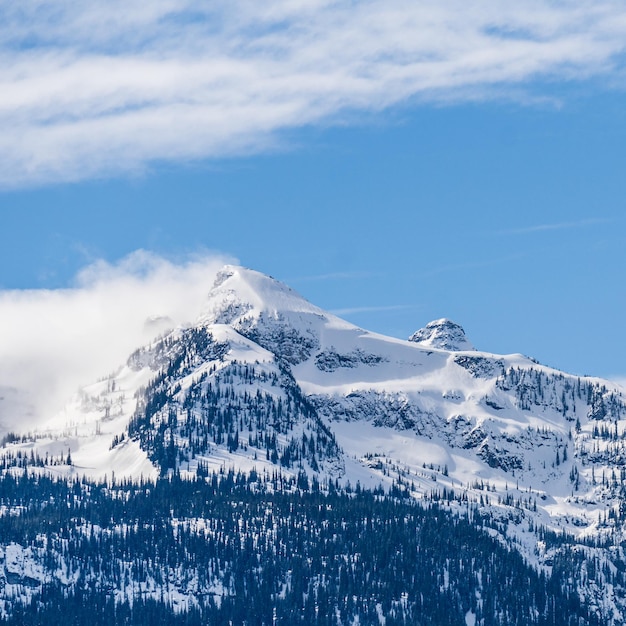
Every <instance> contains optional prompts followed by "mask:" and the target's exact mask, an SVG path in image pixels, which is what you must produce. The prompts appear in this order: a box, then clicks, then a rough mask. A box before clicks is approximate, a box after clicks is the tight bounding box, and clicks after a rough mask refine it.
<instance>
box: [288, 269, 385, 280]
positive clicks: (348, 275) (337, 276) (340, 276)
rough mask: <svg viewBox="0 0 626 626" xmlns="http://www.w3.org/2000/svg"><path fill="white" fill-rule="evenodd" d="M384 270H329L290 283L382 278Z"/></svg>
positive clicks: (299, 277) (301, 277)
mask: <svg viewBox="0 0 626 626" xmlns="http://www.w3.org/2000/svg"><path fill="white" fill-rule="evenodd" d="M382 275H383V274H382V272H367V271H366V272H327V273H326V274H312V275H310V276H298V277H297V278H292V279H289V280H288V281H287V282H289V283H307V282H324V281H327V280H366V279H370V278H380V277H381V276H382Z"/></svg>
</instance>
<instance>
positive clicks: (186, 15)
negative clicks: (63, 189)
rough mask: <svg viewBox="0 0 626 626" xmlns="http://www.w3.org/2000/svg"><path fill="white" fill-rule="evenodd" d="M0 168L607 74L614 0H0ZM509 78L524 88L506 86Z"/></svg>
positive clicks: (151, 156)
mask: <svg viewBox="0 0 626 626" xmlns="http://www.w3.org/2000/svg"><path fill="white" fill-rule="evenodd" d="M0 24H2V27H0V90H1V93H2V98H1V99H0V185H4V186H11V185H27V184H32V183H33V182H42V181H64V180H77V179H83V178H89V177H94V176H102V175H111V174H119V173H120V172H128V171H140V170H142V169H144V168H145V167H147V166H149V164H150V163H152V162H156V161H160V160H170V161H171V160H174V161H184V160H192V159H199V158H205V157H222V156H225V155H236V154H241V153H249V152H254V151H259V150H264V149H267V148H268V147H269V146H271V145H273V144H274V142H275V141H276V139H277V135H280V131H283V130H285V129H290V128H295V127H300V126H303V125H310V124H318V123H332V122H336V121H337V119H338V118H340V117H341V116H342V115H343V114H346V113H351V112H355V111H356V112H358V111H368V112H371V111H379V110H382V109H384V108H386V107H389V106H392V105H396V104H399V103H403V102H406V101H409V100H412V99H416V98H417V99H431V100H432V99H435V100H453V101H455V100H463V99H467V98H471V99H475V98H481V97H493V95H494V94H496V95H497V94H499V93H500V94H501V93H502V90H503V89H504V90H506V89H508V88H511V87H513V86H517V87H519V86H520V85H524V84H525V83H527V82H528V81H530V80H532V79H535V78H539V77H542V78H550V79H557V80H572V79H583V78H585V77H590V76H598V75H604V76H609V75H610V74H611V73H612V72H613V71H614V70H615V69H616V67H617V66H619V64H620V62H621V57H622V54H623V52H624V46H625V42H626V5H624V4H623V3H621V2H617V1H615V0H596V1H595V2H591V1H587V0H519V1H518V2H502V0H483V1H482V2H467V0H420V1H415V0H361V1H358V2H355V1H353V0H269V1H268V2H256V1H254V2H253V1H252V0H229V1H228V2H226V1H225V0H216V1H214V2H211V3H204V2H200V1H199V0H151V1H150V2H142V1H140V0H124V1H122V0H110V1H108V2H104V1H103V0H84V1H83V2H78V3H77V2H70V1H69V0H55V1H54V2H52V1H50V0H38V1H37V0H34V1H32V2H27V3H25V2H9V1H8V0H0ZM518 91H519V90H518Z"/></svg>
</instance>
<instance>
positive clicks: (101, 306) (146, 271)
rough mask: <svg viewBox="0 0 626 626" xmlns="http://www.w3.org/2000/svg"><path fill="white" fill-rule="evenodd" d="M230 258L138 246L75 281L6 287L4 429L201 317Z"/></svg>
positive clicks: (0, 418) (1, 375) (36, 420)
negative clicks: (183, 257)
mask: <svg viewBox="0 0 626 626" xmlns="http://www.w3.org/2000/svg"><path fill="white" fill-rule="evenodd" d="M226 262H232V259H227V258H225V257H218V256H217V255H205V256H202V257H197V258H194V259H191V260H187V261H184V262H181V263H175V262H171V261H168V260H166V259H163V258H161V257H158V256H156V255H154V254H150V253H147V252H143V251H139V252H135V253H133V254H131V255H130V256H128V257H126V258H124V259H122V260H121V261H120V262H118V263H115V264H109V263H106V262H104V261H100V262H98V263H95V264H93V265H91V266H89V267H87V268H86V269H84V270H83V271H82V272H81V273H80V274H79V275H78V276H77V278H76V283H75V286H74V287H72V288H69V289H62V290H28V291H3V292H0V329H2V330H1V333H0V434H2V433H3V432H6V431H7V430H11V429H16V428H19V429H20V430H21V429H24V428H27V427H30V426H31V425H32V426H36V425H37V424H40V423H41V422H42V421H43V420H45V419H46V418H48V417H51V416H52V415H54V413H56V411H58V410H60V409H61V408H62V406H63V405H64V404H65V402H66V401H67V400H68V399H69V398H70V397H71V396H72V395H73V394H74V393H75V392H76V391H77V390H78V388H79V386H80V385H84V384H88V383H91V382H94V381H95V380H97V379H98V378H100V377H102V376H104V375H107V374H109V373H110V372H111V371H112V370H114V369H115V368H117V367H118V366H119V365H121V364H123V363H124V362H125V360H126V358H127V357H128V355H129V354H130V353H131V352H132V351H133V350H134V349H135V348H137V347H139V346H140V345H142V344H143V343H145V342H147V341H149V340H150V339H151V338H153V337H156V336H158V335H159V334H161V333H162V332H164V331H165V330H167V329H168V328H172V327H174V326H177V325H180V324H186V323H191V322H193V321H195V318H196V317H197V315H198V314H199V313H200V310H201V308H202V304H203V302H204V300H205V298H206V295H207V293H208V291H209V290H210V288H211V286H212V284H213V281H214V278H215V274H216V273H217V271H218V270H219V268H220V267H221V266H222V265H223V264H224V263H226Z"/></svg>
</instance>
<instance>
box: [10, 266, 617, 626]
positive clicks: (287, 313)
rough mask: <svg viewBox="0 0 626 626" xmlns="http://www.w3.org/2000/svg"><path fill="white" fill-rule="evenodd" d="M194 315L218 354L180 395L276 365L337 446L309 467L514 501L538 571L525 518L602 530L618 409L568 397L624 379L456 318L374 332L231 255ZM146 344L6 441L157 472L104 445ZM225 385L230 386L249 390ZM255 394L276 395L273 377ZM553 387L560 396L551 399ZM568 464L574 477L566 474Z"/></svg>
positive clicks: (159, 355)
mask: <svg viewBox="0 0 626 626" xmlns="http://www.w3.org/2000/svg"><path fill="white" fill-rule="evenodd" d="M197 326H198V327H202V328H206V329H207V330H208V331H209V332H210V333H211V335H212V336H213V337H214V339H215V340H216V341H218V342H220V343H223V344H224V345H227V346H228V351H227V354H226V355H225V357H224V360H223V361H213V362H211V363H209V362H204V363H197V364H195V365H194V368H193V371H191V372H189V373H188V374H186V375H185V376H184V377H182V378H181V380H180V381H178V382H179V383H180V386H181V392H180V393H181V394H184V393H185V391H186V390H187V389H188V388H189V387H190V385H192V384H193V381H194V380H196V379H198V377H199V376H200V375H202V374H203V373H206V372H208V370H209V368H210V367H213V368H217V370H218V371H219V369H220V368H223V367H226V366H227V365H228V364H232V363H233V362H235V361H236V362H238V363H248V364H255V367H258V368H261V369H263V368H265V370H266V371H268V372H270V371H271V372H278V371H279V370H280V367H287V368H288V369H289V371H290V373H291V374H292V375H293V378H294V379H295V381H296V382H297V384H298V386H299V387H300V389H301V390H302V392H303V393H304V394H305V395H306V396H308V397H309V399H310V401H311V402H312V403H313V404H314V406H315V407H316V409H317V411H318V414H319V415H320V416H321V417H322V418H323V419H324V420H325V424H326V425H327V426H328V428H329V429H330V430H331V431H332V432H333V433H334V435H335V437H336V439H337V442H338V444H339V445H340V447H341V448H342V450H343V456H342V459H341V462H339V463H337V464H335V465H334V466H333V467H330V466H327V467H325V468H322V469H321V470H320V477H321V478H324V477H333V478H340V480H341V481H342V482H343V483H344V484H346V483H348V482H350V483H351V484H352V485H354V484H356V483H357V482H358V483H360V484H361V485H362V486H366V487H375V486H377V485H378V484H381V483H382V484H384V485H391V484H393V483H394V482H395V481H397V480H398V479H399V478H400V479H402V480H403V481H404V482H405V484H408V485H410V490H411V493H412V494H413V495H414V496H415V497H416V498H423V497H425V496H427V495H429V494H430V493H432V492H433V491H437V490H441V489H442V488H444V487H445V488H446V489H449V490H453V491H454V492H455V493H457V494H465V495H467V496H468V499H470V500H471V501H473V502H478V501H479V500H480V499H481V498H482V499H483V501H486V502H487V503H488V504H486V505H485V506H486V507H490V508H489V510H490V512H491V514H492V515H494V516H498V515H503V519H507V520H508V519H509V518H507V517H506V515H504V513H507V512H510V509H511V508H515V507H510V506H508V505H505V504H503V502H504V501H505V500H506V499H507V498H513V499H514V500H521V499H523V500H524V501H527V504H526V505H524V506H522V508H521V509H520V511H521V512H522V513H523V515H519V516H518V517H519V519H520V520H521V521H520V523H519V524H516V523H510V524H509V523H508V521H507V524H508V530H507V533H508V534H509V538H511V537H514V538H516V540H517V541H518V542H519V543H518V549H520V550H521V551H522V553H523V554H524V555H525V556H526V557H527V558H528V559H529V560H532V561H534V562H535V563H536V564H537V565H538V566H542V563H543V562H544V561H546V560H547V559H548V555H546V554H543V553H541V551H540V550H537V537H536V535H534V534H533V533H532V532H530V531H529V530H528V528H529V526H528V520H530V519H532V520H534V523H535V524H536V525H538V524H543V525H545V526H547V527H548V528H554V529H557V530H564V531H567V532H568V533H572V534H573V535H575V536H577V537H579V538H584V537H587V536H596V535H597V534H598V533H600V532H604V530H603V529H602V528H601V527H600V524H599V519H600V516H601V515H602V516H603V517H605V516H606V515H607V513H608V511H609V510H611V509H613V510H615V509H616V507H617V506H618V504H619V496H618V491H619V487H618V486H613V484H612V483H611V480H614V482H615V485H617V483H618V482H619V481H618V480H617V479H618V478H619V479H620V481H621V478H622V477H621V476H620V475H619V474H620V467H621V466H620V463H621V462H622V461H620V460H619V458H618V456H619V454H621V452H620V451H621V448H620V447H619V446H621V443H620V442H621V441H622V440H623V436H622V435H623V433H624V432H626V410H625V411H624V413H623V414H621V413H620V414H619V415H616V416H613V417H607V418H606V419H592V418H591V412H590V411H591V408H590V406H588V403H587V398H586V396H585V397H584V398H583V397H582V396H581V397H578V396H576V395H575V394H574V391H575V390H576V389H577V386H580V385H581V381H582V384H584V385H588V386H589V389H593V390H595V391H594V393H595V392H596V391H597V392H598V393H599V394H600V395H602V394H604V395H602V397H603V398H605V399H606V403H607V405H608V404H610V402H609V400H610V398H611V397H614V398H615V399H616V400H615V401H616V402H617V403H618V404H619V402H623V399H621V400H620V398H621V393H622V388H620V387H619V386H618V385H616V384H614V383H610V382H608V381H603V380H601V379H596V378H582V379H581V378H579V377H575V376H569V375H567V374H564V373H562V372H559V371H557V370H554V369H552V368H548V367H545V366H542V365H540V364H538V363H536V362H535V361H533V360H532V359H529V358H528V357H525V356H523V355H520V354H511V355H495V354H491V353H488V352H481V351H477V350H475V349H474V347H473V346H472V345H471V343H470V342H469V341H468V340H467V338H466V337H465V335H464V333H463V330H462V328H461V327H460V326H458V325H456V324H454V323H452V322H450V321H449V320H445V319H443V320H436V321H435V322H432V323H431V324H429V325H427V326H426V328H425V329H423V332H422V331H418V333H416V334H415V335H414V336H413V337H412V340H411V341H406V340H401V339H395V338H390V337H386V336H384V335H381V334H377V333H372V332H369V331H367V330H364V329H361V328H358V327H357V326H354V325H352V324H350V323H348V322H345V321H344V320H341V319H340V318H338V317H336V316H334V315H332V314H330V313H327V312H325V311H323V310H322V309H320V308H318V307H316V306H314V305H313V304H311V303H309V302H307V301H306V300H304V299H303V298H302V297H301V296H299V295H298V294H297V293H296V292H295V291H293V290H292V289H290V288H289V287H287V286H285V285H282V284H281V283H278V282H277V281H275V280H273V279H271V278H270V277H268V276H265V275H263V274H260V273H259V272H255V271H253V270H248V269H245V268H241V267H236V266H226V267H225V268H224V269H223V271H222V272H220V274H219V275H218V278H217V280H216V282H215V284H214V286H213V288H212V289H211V290H210V292H209V294H208V296H207V300H206V304H205V306H204V309H203V310H202V312H201V313H200V315H199V317H198V321H197ZM181 333H182V329H180V328H179V329H174V330H173V331H171V332H170V333H169V334H168V335H167V338H168V340H171V341H172V342H175V341H176V340H177V338H179V337H180V336H181ZM158 345H159V344H158V342H154V343H153V344H150V345H148V346H145V347H144V348H142V349H141V350H139V351H138V352H137V353H135V354H134V355H132V356H131V357H130V358H129V360H128V362H127V363H125V364H121V365H120V367H119V369H118V370H117V371H115V372H113V373H112V374H111V375H110V376H109V377H107V378H105V379H103V380H101V381H98V382H96V383H94V384H93V385H90V386H88V387H86V388H84V389H82V390H81V391H80V393H79V394H78V395H77V396H76V397H75V398H74V399H72V400H71V401H70V402H69V403H68V405H67V407H66V408H65V409H64V410H63V411H62V412H61V413H60V414H58V415H56V416H51V418H50V420H49V422H48V423H47V424H46V426H45V428H40V429H38V430H37V431H34V430H30V429H29V427H28V425H27V424H25V425H24V434H25V435H26V438H25V440H24V441H17V442H14V443H9V444H7V445H6V446H5V450H6V451H11V450H22V451H25V452H27V453H30V451H35V452H37V453H38V454H39V455H41V456H45V455H46V454H48V455H49V457H60V456H63V455H66V454H67V452H68V451H70V452H71V456H72V465H71V466H69V465H67V464H64V463H58V464H56V465H50V466H49V467H47V468H46V469H45V471H48V472H50V473H56V474H59V475H69V476H71V475H78V476H80V475H83V474H84V475H87V476H90V477H93V478H103V477H104V476H105V475H107V476H108V477H112V476H113V475H115V477H119V478H122V477H130V478H135V479H139V478H140V477H143V478H144V479H145V478H155V477H156V476H157V473H158V472H157V469H156V468H155V467H154V466H153V465H152V463H151V462H150V460H149V459H148V457H147V455H146V453H145V451H143V450H142V449H141V447H140V445H139V442H138V441H134V440H132V439H130V438H128V437H126V438H124V439H123V440H122V441H121V442H120V443H118V444H117V445H115V446H113V445H112V441H113V438H114V437H120V436H122V435H123V434H124V433H126V432H127V428H128V423H129V420H130V418H131V417H132V415H133V413H134V412H135V409H136V405H137V394H138V392H140V390H141V389H142V387H144V386H145V385H146V384H147V383H148V382H149V381H150V380H151V379H153V378H154V376H155V375H156V374H157V373H158V371H159V369H160V368H161V367H163V365H164V364H166V363H167V359H168V355H167V353H166V352H163V351H162V350H161V348H159V347H158ZM159 350H161V352H159ZM279 365H280V367H279ZM505 372H520V373H521V374H520V376H525V377H526V378H525V379H524V381H523V383H520V385H519V386H518V387H515V385H513V384H512V383H511V384H510V385H509V386H508V387H507V384H508V383H507V384H505V381H504V374H505ZM533 377H534V378H533ZM537 380H539V382H538V383H537ZM533 381H534V382H533ZM259 384H260V383H259ZM538 385H539V386H540V388H541V389H540V391H541V393H540V394H539V393H538V391H537V386H538ZM527 388H528V389H527ZM238 389H239V391H238V392H240V393H243V392H244V391H245V389H246V386H245V385H241V386H240V387H238ZM602 389H603V390H604V391H599V390H602ZM263 390H264V391H265V392H266V393H274V394H278V393H280V391H279V390H278V389H277V388H271V387H270V386H267V387H266V388H263ZM248 391H250V389H248ZM525 393H526V394H530V395H528V397H527V396H523V394H525ZM516 394H517V395H516ZM520 394H522V395H520ZM533 394H535V396H536V398H535V396H533ZM611 394H613V396H611ZM522 396H523V397H522ZM524 398H526V399H525V400H524ZM563 398H565V401H566V402H565V404H566V405H567V406H561V404H562V402H563ZM524 402H526V404H524ZM603 402H604V400H603ZM620 406H621V405H620ZM619 410H620V411H621V409H619ZM602 425H608V426H610V428H611V432H614V431H616V432H617V436H618V439H617V440H611V439H609V438H602V437H601V436H599V435H597V434H594V429H597V428H598V427H599V426H602ZM297 428H304V426H297ZM565 450H567V459H565V458H564V451H565ZM557 451H558V454H559V461H558V462H557V461H556V457H557ZM200 460H201V461H202V462H203V463H205V464H206V466H207V467H208V469H209V471H215V472H219V471H223V470H224V469H230V468H233V469H235V470H240V471H244V472H250V471H252V470H253V469H254V470H256V471H257V472H259V473H263V472H264V471H267V472H268V474H271V472H272V471H274V470H275V469H276V466H275V465H273V464H272V463H271V462H270V461H268V460H267V459H266V458H265V457H264V456H263V458H261V456H260V455H258V458H255V451H254V450H252V449H247V450H243V449H241V448H240V449H238V450H237V451H235V452H228V450H226V449H225V448H224V447H223V446H222V447H220V446H213V447H212V448H211V450H210V452H209V453H208V454H207V456H206V457H203V458H202V459H200ZM622 464H623V463H622ZM196 467H197V461H191V462H190V463H189V465H187V466H186V467H183V468H181V469H182V471H183V475H185V474H186V473H189V474H193V473H194V472H195V469H196ZM308 469H309V470H310V468H308ZM574 470H576V472H577V473H578V484H577V486H575V485H574V482H573V481H572V479H571V478H570V476H571V473H572V472H574ZM290 471H292V472H297V469H292V470H290ZM613 472H617V477H616V478H615V479H613V478H612V475H613V474H612V473H613ZM603 474H604V477H605V478H604V480H602V476H603ZM594 480H595V484H594ZM530 502H532V503H533V505H532V506H531V505H530V504H528V503H530ZM535 505H536V510H535ZM507 515H508V513H507ZM16 558H17V557H16ZM16 562H18V561H16ZM179 600H180V602H183V601H184V599H179ZM472 620H475V616H474V615H473V614H471V613H468V615H467V616H466V623H467V624H472V623H474V622H473V621H472Z"/></svg>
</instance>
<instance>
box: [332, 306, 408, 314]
mask: <svg viewBox="0 0 626 626" xmlns="http://www.w3.org/2000/svg"><path fill="white" fill-rule="evenodd" d="M419 308H420V307H419V306H418V305H415V304H391V305H388V306H356V307H347V308H345V309H333V310H332V311H331V313H333V314H334V315H358V314H359V313H380V312H384V311H406V310H410V309H419Z"/></svg>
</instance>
